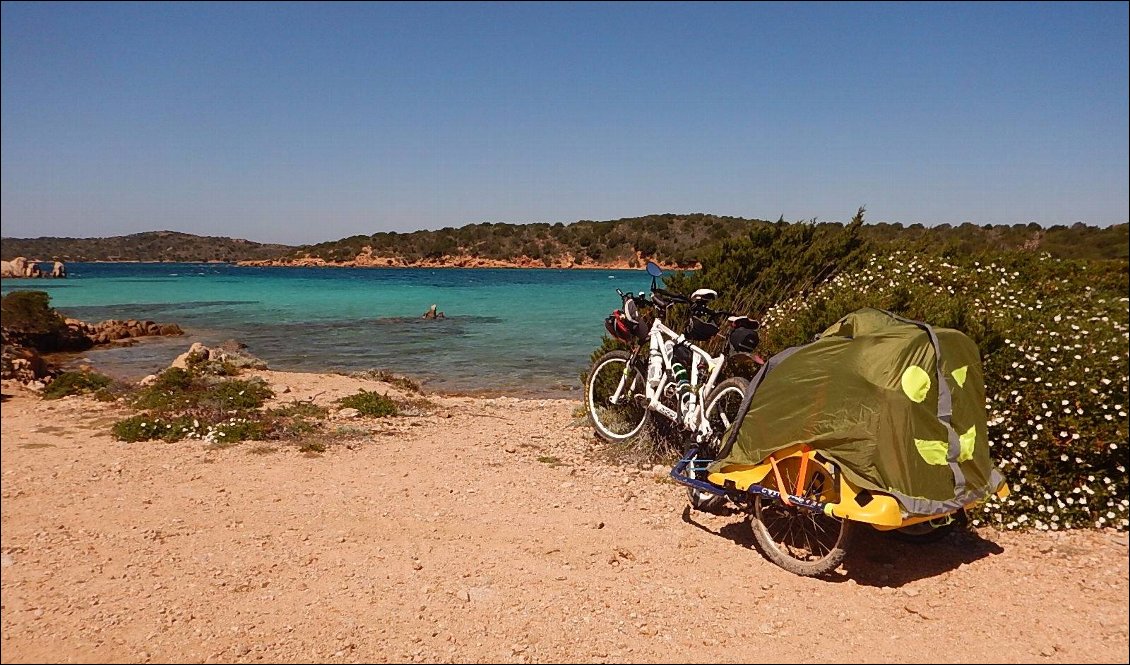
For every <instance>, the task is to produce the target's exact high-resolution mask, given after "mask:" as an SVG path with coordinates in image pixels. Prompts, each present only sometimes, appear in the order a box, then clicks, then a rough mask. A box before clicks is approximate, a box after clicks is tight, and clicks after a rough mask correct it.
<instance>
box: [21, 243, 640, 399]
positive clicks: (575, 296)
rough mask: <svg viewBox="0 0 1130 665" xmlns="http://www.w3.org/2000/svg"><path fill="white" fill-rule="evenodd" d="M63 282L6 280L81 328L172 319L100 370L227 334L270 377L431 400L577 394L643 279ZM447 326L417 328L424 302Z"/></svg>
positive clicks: (141, 369) (90, 278)
mask: <svg viewBox="0 0 1130 665" xmlns="http://www.w3.org/2000/svg"><path fill="white" fill-rule="evenodd" d="M67 268H68V272H69V274H70V277H69V278H68V279H65V280H50V279H42V280H5V281H4V282H3V284H2V287H0V288H2V291H3V293H8V292H9V291H11V290H15V289H28V288H32V289H38V290H43V291H46V292H48V293H49V294H50V295H51V304H52V305H54V306H55V307H56V308H58V309H59V310H60V311H62V312H64V313H65V314H66V315H68V316H73V317H77V318H81V319H84V320H87V321H100V320H103V319H111V318H113V319H131V318H133V319H150V320H154V321H159V322H162V323H165V322H169V323H177V324H179V325H180V326H181V327H182V328H184V329H185V331H186V333H187V334H186V336H185V337H177V338H151V339H145V340H143V341H142V342H141V343H139V344H138V345H136V346H133V347H129V348H116V349H105V350H93V351H90V352H88V353H87V354H86V356H85V357H86V358H88V359H89V361H90V362H91V363H92V364H93V365H94V366H95V367H97V368H98V369H100V370H102V371H105V372H108V373H111V374H114V375H117V376H120V377H123V378H138V377H141V376H144V375H145V374H149V373H152V372H154V371H156V370H158V369H160V368H163V367H165V366H167V365H168V363H169V362H170V361H171V360H172V359H173V358H174V357H176V355H178V354H180V353H182V352H183V351H184V350H185V349H187V348H188V345H189V344H190V343H192V342H194V341H200V342H204V343H205V344H216V343H219V342H222V341H224V340H228V339H236V340H239V341H241V342H243V343H245V344H247V345H248V347H249V349H248V350H249V351H251V352H252V353H254V354H255V355H257V356H259V357H261V358H263V359H264V360H266V361H267V362H268V364H269V365H270V366H271V368H272V369H279V370H301V371H358V370H368V369H387V370H391V371H393V372H397V373H401V374H407V375H409V376H412V377H414V378H416V379H418V380H420V381H422V382H423V384H424V386H425V388H426V389H429V390H437V391H491V392H501V393H509V394H516V395H527V394H528V395H547V394H549V395H552V394H567V393H575V392H576V391H579V390H580V380H579V378H578V376H579V373H580V372H581V371H582V370H583V369H584V368H585V367H586V366H587V365H588V359H589V354H590V353H591V352H592V350H593V349H594V348H595V347H596V346H597V345H599V343H600V339H601V335H602V334H603V331H604V326H603V318H604V317H605V316H607V315H608V313H609V312H610V311H611V310H612V309H614V308H616V307H618V306H619V300H618V298H617V296H616V291H615V289H616V288H617V287H619V288H621V289H624V290H636V291H640V290H644V289H646V288H647V287H648V286H649V285H650V278H649V277H648V276H647V273H646V272H644V271H643V270H633V271H624V270H552V269H545V270H515V269H499V270H494V269H439V270H435V269H423V268H389V269H364V268H356V269H352V268H248V267H240V266H232V265H227V264H195V263H191V264H190V263H162V264H138V263H74V264H69V265H68V266H67ZM433 303H435V304H437V305H438V306H439V310H440V311H443V312H444V313H445V314H446V315H447V318H446V319H442V320H435V321H427V320H422V319H421V318H420V315H421V314H423V313H424V312H425V311H426V310H427V309H428V307H429V306H430V305H431V304H433Z"/></svg>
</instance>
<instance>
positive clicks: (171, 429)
mask: <svg viewBox="0 0 1130 665" xmlns="http://www.w3.org/2000/svg"><path fill="white" fill-rule="evenodd" d="M197 425H198V424H196V425H194V423H193V420H192V419H191V418H187V417H179V418H171V419H168V418H160V417H158V416H155V415H153V414H151V413H143V414H140V415H136V416H130V417H129V418H123V419H122V420H119V421H117V422H116V423H114V424H113V426H112V427H111V428H110V432H111V434H113V436H114V438H115V439H118V440H119V441H126V442H129V443H134V442H137V441H153V440H155V439H161V440H163V441H167V442H170V443H171V442H173V441H180V440H181V439H183V438H186V437H188V436H190V435H191V434H193V433H194V431H195V429H196V427H197Z"/></svg>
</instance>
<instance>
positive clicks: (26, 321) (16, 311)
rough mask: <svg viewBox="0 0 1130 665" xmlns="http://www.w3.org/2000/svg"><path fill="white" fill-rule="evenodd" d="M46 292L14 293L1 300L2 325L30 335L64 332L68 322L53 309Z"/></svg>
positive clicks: (0, 323)
mask: <svg viewBox="0 0 1130 665" xmlns="http://www.w3.org/2000/svg"><path fill="white" fill-rule="evenodd" d="M50 302H51V296H49V295H47V293H46V292H44V291H12V292H11V293H9V294H8V295H6V296H4V297H3V298H0V325H2V326H3V327H4V328H6V329H8V330H9V331H12V332H16V333H24V334H29V335H51V334H57V333H61V332H62V331H64V330H65V329H66V327H67V322H66V321H65V320H64V319H63V317H62V315H60V314H59V313H58V312H56V311H55V310H54V309H52V308H51V305H50Z"/></svg>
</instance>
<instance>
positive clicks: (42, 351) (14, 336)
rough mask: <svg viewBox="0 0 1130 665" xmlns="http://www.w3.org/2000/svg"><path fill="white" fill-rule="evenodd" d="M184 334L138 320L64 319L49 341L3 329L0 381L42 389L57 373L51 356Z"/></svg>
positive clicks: (171, 327)
mask: <svg viewBox="0 0 1130 665" xmlns="http://www.w3.org/2000/svg"><path fill="white" fill-rule="evenodd" d="M183 334H184V331H183V330H182V329H181V327H180V326H178V325H177V324H175V323H157V322H155V321H139V320H137V319H128V320H119V319H110V320H107V321H99V322H97V323H88V322H86V321H80V320H79V319H66V329H65V330H62V331H60V332H59V333H57V334H54V335H52V336H51V337H50V339H39V338H38V336H35V335H27V334H21V333H19V332H15V331H10V330H7V329H4V330H3V351H2V355H0V378H3V379H11V380H15V381H17V382H19V383H22V384H24V385H26V386H28V387H29V388H32V389H36V390H42V389H43V388H44V387H46V386H47V385H48V384H49V383H50V382H51V380H52V379H53V378H54V377H55V375H57V374H58V373H59V370H58V369H57V368H55V367H54V366H53V364H52V362H51V361H50V359H51V354H53V353H70V352H76V351H86V350H87V349H91V348H94V347H98V346H111V345H117V346H131V345H133V344H135V343H136V339H137V338H141V337H153V336H179V335H183Z"/></svg>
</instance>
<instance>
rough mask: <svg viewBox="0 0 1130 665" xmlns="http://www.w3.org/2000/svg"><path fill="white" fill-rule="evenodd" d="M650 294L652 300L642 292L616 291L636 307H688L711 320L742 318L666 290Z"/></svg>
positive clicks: (657, 290) (654, 290)
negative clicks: (723, 317) (722, 317)
mask: <svg viewBox="0 0 1130 665" xmlns="http://www.w3.org/2000/svg"><path fill="white" fill-rule="evenodd" d="M651 293H652V299H651V300H648V298H647V296H645V295H643V293H642V292H641V293H640V294H639V295H635V294H633V293H630V292H629V293H625V292H624V291H621V290H620V289H616V294H617V295H619V296H620V299H621V300H628V299H631V300H632V301H634V302H635V303H636V305H644V306H647V307H656V308H659V309H662V310H666V309H667V308H668V307H671V306H672V305H690V306H691V309H692V310H693V312H694V313H696V314H700V315H706V316H709V317H711V318H718V317H721V316H725V317H734V316H743V315H740V314H737V313H736V312H730V311H727V310H721V309H718V310H716V309H711V308H710V307H708V306H707V305H706V304H705V303H702V302H694V301H692V300H691V299H690V298H688V297H687V296H684V295H681V294H678V293H673V292H671V291H668V290H666V289H660V288H654V289H652V290H651ZM656 296H658V297H656Z"/></svg>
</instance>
